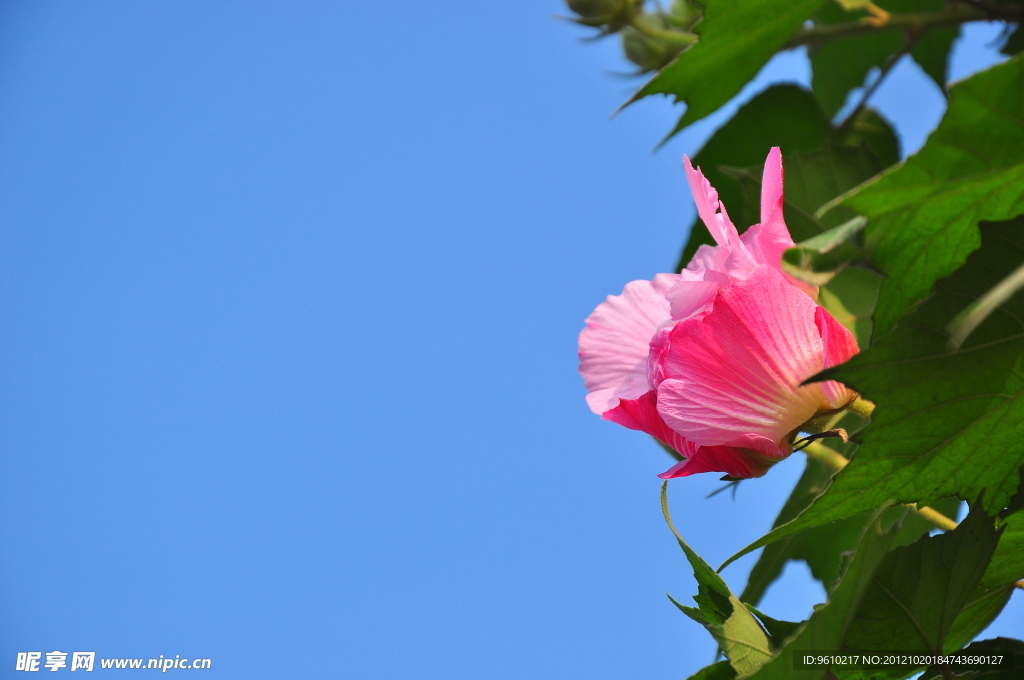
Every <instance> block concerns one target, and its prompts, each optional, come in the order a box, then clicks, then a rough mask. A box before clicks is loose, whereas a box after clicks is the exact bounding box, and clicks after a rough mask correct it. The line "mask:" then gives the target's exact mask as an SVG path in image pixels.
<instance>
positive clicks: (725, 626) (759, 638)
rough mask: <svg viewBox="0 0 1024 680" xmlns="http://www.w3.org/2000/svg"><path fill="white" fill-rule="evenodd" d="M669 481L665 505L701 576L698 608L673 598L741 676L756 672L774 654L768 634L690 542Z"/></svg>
mask: <svg viewBox="0 0 1024 680" xmlns="http://www.w3.org/2000/svg"><path fill="white" fill-rule="evenodd" d="M667 489H668V482H665V483H664V484H662V485H661V508H662V512H663V513H664V515H665V521H666V522H667V523H668V525H669V528H670V529H672V533H673V534H675V537H676V540H677V541H678V542H679V547H680V548H682V549H683V552H684V553H685V554H686V559H687V560H688V561H689V562H690V566H691V567H693V575H694V577H695V578H696V579H697V595H695V596H694V598H693V599H694V600H695V601H696V602H697V607H686V606H684V605H682V604H680V603H679V602H677V601H676V600H675V599H673V598H672V596H671V595H670V596H669V599H670V600H671V601H672V603H673V604H674V605H675V606H676V607H678V608H679V609H680V610H681V611H682V612H683V613H684V614H686V615H687V616H689V617H690V618H692V619H693V620H695V621H697V622H698V623H700V624H701V625H703V626H704V627H705V628H707V630H708V632H709V633H711V635H712V637H714V638H715V640H716V641H717V642H718V645H719V647H721V649H722V651H723V653H724V654H725V656H726V658H727V659H729V662H730V663H731V664H732V667H733V668H734V669H735V670H736V672H737V673H738V674H740V675H745V674H748V673H752V672H754V671H755V670H757V669H758V668H760V666H761V665H762V664H763V663H764V662H766V661H767V660H768V659H769V657H771V650H770V645H769V642H768V636H767V635H766V634H765V632H764V630H763V629H762V628H761V626H760V624H758V622H757V620H756V619H754V616H753V615H752V614H751V613H750V612H749V611H748V610H747V608H746V607H745V606H743V603H741V602H740V601H739V600H738V599H736V597H735V596H734V595H733V594H732V592H731V591H730V590H729V586H727V585H726V584H725V581H723V580H722V577H721V576H719V575H718V573H716V572H715V570H714V569H712V568H711V567H709V566H708V564H707V562H705V561H704V560H703V559H701V557H700V556H699V555H698V554H697V553H696V552H694V550H693V549H692V548H690V546H688V545H687V544H686V541H684V540H683V538H682V536H680V535H679V532H678V531H676V528H675V525H673V524H672V517H671V516H670V515H669V511H668V491H667Z"/></svg>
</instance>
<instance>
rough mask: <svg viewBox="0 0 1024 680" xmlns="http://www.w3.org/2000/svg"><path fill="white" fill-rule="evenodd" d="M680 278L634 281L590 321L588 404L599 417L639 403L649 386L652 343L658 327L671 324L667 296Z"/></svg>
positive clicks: (584, 362)
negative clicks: (631, 401) (632, 401)
mask: <svg viewBox="0 0 1024 680" xmlns="http://www.w3.org/2000/svg"><path fill="white" fill-rule="evenodd" d="M678 280H679V275H678V274H658V275H657V276H655V277H654V280H653V281H632V282H630V283H627V284H626V287H625V288H624V289H623V291H622V294H621V295H609V296H608V298H607V299H606V300H605V301H604V302H602V303H601V304H600V305H598V307H597V309H595V310H594V312H593V313H592V314H591V315H590V316H589V317H587V327H586V328H584V329H583V332H581V333H580V338H579V346H580V350H579V358H580V373H581V374H583V382H584V384H585V385H586V388H587V390H588V392H589V394H588V395H587V404H588V405H589V406H590V409H591V410H592V411H593V412H594V413H597V414H599V415H600V414H602V413H604V412H605V411H607V410H609V409H612V408H615V406H616V405H617V404H618V401H619V399H620V398H622V399H635V398H636V397H639V396H640V395H641V394H643V393H644V392H646V391H647V390H648V389H650V386H649V385H648V383H647V356H648V354H649V352H650V349H649V343H650V341H651V337H652V336H653V335H654V334H655V332H656V331H657V330H658V327H659V326H660V325H661V324H663V323H664V322H666V321H668V320H670V319H671V313H670V310H669V303H668V301H667V300H666V299H665V293H666V292H667V291H668V289H669V288H671V287H672V286H673V285H674V284H675V283H676V281H678Z"/></svg>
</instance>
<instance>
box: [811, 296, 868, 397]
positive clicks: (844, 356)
mask: <svg viewBox="0 0 1024 680" xmlns="http://www.w3.org/2000/svg"><path fill="white" fill-rule="evenodd" d="M814 324H815V325H816V326H817V328H818V333H820V334H821V344H822V347H823V354H824V360H823V364H822V367H821V368H822V370H824V369H826V368H832V367H833V366H838V365H839V364H841V363H843V362H845V361H849V359H850V358H851V357H852V356H853V355H855V354H856V353H857V352H859V351H860V348H858V347H857V338H855V337H854V335H853V333H851V332H850V331H849V329H847V328H846V326H844V325H843V324H841V323H839V322H838V321H836V320H835V317H833V316H832V315H831V314H829V313H828V312H827V311H826V310H825V308H823V307H818V309H817V310H815V314H814ZM817 385H818V386H819V387H821V392H822V394H823V395H824V396H825V399H826V400H827V401H828V403H829V406H831V407H832V408H840V407H841V406H845V405H846V404H848V403H849V402H850V400H851V399H853V398H854V397H855V396H857V395H856V393H855V392H854V391H853V390H851V389H850V388H848V387H847V386H846V385H844V384H842V383H840V382H836V381H835V380H826V381H824V382H821V383H817Z"/></svg>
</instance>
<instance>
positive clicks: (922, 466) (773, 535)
mask: <svg viewBox="0 0 1024 680" xmlns="http://www.w3.org/2000/svg"><path fill="white" fill-rule="evenodd" d="M982 233H983V234H984V238H983V245H982V247H981V248H980V249H979V250H978V251H976V252H975V253H974V254H972V255H971V256H970V258H969V259H968V262H967V264H966V265H965V266H964V267H963V268H962V269H960V270H959V271H958V272H957V273H956V274H954V275H953V276H952V277H950V278H949V279H948V280H946V281H943V282H942V283H941V284H939V285H938V286H937V287H936V288H937V292H936V294H935V296H934V297H933V298H932V299H930V300H929V301H928V302H927V303H926V304H925V305H923V306H922V307H921V308H920V309H919V310H918V311H917V312H915V313H914V314H913V315H912V316H910V317H908V318H907V319H906V321H905V322H903V323H901V324H900V325H899V326H898V327H897V329H896V330H895V331H894V332H893V333H891V334H890V335H888V336H886V337H884V338H881V339H880V340H878V341H876V343H875V344H874V345H873V346H872V347H871V348H870V349H868V350H867V351H865V352H863V353H861V354H859V355H857V356H855V357H854V358H853V359H851V360H850V361H849V362H847V363H846V364H843V365H842V366H839V367H837V368H834V369H830V370H829V371H826V372H824V373H822V374H821V376H819V377H822V378H823V377H828V378H833V379H836V380H839V381H841V382H843V383H845V384H847V385H849V386H851V387H852V388H854V389H856V390H858V391H859V392H860V393H861V394H864V395H865V396H866V397H868V398H870V399H871V400H872V401H874V402H875V403H876V404H877V407H876V408H875V411H874V413H873V414H872V423H871V426H870V427H868V428H866V429H865V430H864V431H863V432H862V433H860V435H858V437H859V439H860V440H861V445H860V448H859V449H858V450H857V454H856V455H855V456H854V457H853V460H852V461H851V462H850V464H849V465H847V466H846V467H845V468H844V469H843V470H842V471H841V472H840V473H839V474H837V475H836V477H835V479H834V481H833V483H832V485H831V486H830V487H829V488H828V490H827V491H826V492H825V493H823V494H821V495H820V496H819V497H818V498H817V500H816V501H815V502H814V503H813V504H812V505H811V506H810V507H809V508H808V509H807V510H805V511H804V512H803V513H802V514H800V516H798V517H797V518H796V519H795V520H793V521H791V522H789V523H787V524H785V525H782V526H780V527H778V528H777V529H773V530H772V531H771V532H770V533H769V534H768V535H766V536H764V537H762V538H761V539H759V540H758V541H756V542H755V543H753V544H752V545H750V546H748V547H747V548H745V549H744V550H743V551H741V552H740V553H739V554H738V555H737V556H736V557H738V556H739V555H742V554H745V553H747V552H749V551H751V550H753V549H756V548H758V547H760V546H762V545H767V544H769V543H772V542H774V541H776V540H779V539H782V538H785V537H787V536H792V535H795V534H797V533H800V532H802V531H805V530H806V529H809V528H811V527H817V526H822V525H824V524H827V523H829V522H833V521H836V520H839V519H845V518H847V517H853V516H854V515H857V514H860V513H862V512H866V511H870V510H872V509H873V508H876V507H878V506H879V505H881V504H883V503H923V504H927V503H928V502H929V501H931V500H933V499H936V498H942V497H945V496H951V495H956V496H958V497H960V498H971V497H974V498H977V497H978V496H979V495H981V494H983V503H984V507H985V509H986V510H988V511H989V512H991V513H993V514H994V513H997V512H999V511H1000V510H1001V509H1002V508H1003V507H1005V506H1006V504H1007V502H1008V501H1009V500H1010V498H1011V496H1012V495H1013V494H1014V492H1015V490H1016V489H1017V486H1018V481H1019V479H1018V469H1019V468H1020V466H1021V465H1022V464H1024V448H1022V447H1021V446H1020V441H1021V438H1022V436H1024V399H1022V398H1021V397H1022V396H1024V332H1022V322H1021V319H1024V296H1022V295H1017V296H1015V297H1014V298H1012V299H1011V300H1009V301H1008V302H1007V303H1006V304H1005V305H1004V306H1003V307H1002V308H1000V309H999V310H997V312H996V313H994V314H992V315H991V316H989V317H988V318H987V319H986V320H985V321H984V322H983V323H982V324H981V325H980V326H979V327H978V329H977V330H976V331H975V332H974V334H972V335H971V336H970V337H969V338H968V339H967V341H966V342H965V343H964V345H963V346H962V347H960V349H959V350H957V351H953V352H950V351H947V349H946V342H947V336H946V332H945V327H946V324H947V323H948V322H949V320H950V318H952V317H953V316H955V315H956V314H957V312H958V311H959V310H960V309H962V308H963V307H965V306H967V305H969V304H971V301H972V300H974V299H976V298H977V297H979V296H980V295H983V294H984V293H986V292H987V291H988V290H989V289H990V288H991V286H992V285H993V284H994V283H995V282H998V281H999V280H1001V279H1002V278H1003V277H1005V276H1006V274H1007V273H1008V272H1010V271H1012V270H1013V269H1015V268H1016V267H1017V266H1018V265H1019V264H1020V261H1021V259H1022V258H1024V219H1018V220H1014V221H1011V222H1004V223H998V224H986V225H984V226H983V228H982ZM733 559H735V557H733V558H730V560H729V561H732V560H733Z"/></svg>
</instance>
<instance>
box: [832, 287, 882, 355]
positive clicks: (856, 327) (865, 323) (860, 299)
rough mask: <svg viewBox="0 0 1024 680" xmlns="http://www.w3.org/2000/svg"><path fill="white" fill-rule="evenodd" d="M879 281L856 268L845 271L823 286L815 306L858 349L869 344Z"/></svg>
mask: <svg viewBox="0 0 1024 680" xmlns="http://www.w3.org/2000/svg"><path fill="white" fill-rule="evenodd" d="M881 285H882V277H881V276H879V275H878V274H876V273H875V272H873V271H868V270H867V269H861V268H860V267H846V268H845V269H843V270H842V271H840V272H839V273H838V274H836V275H835V276H834V277H832V279H831V280H830V281H829V282H828V283H826V284H825V285H823V286H822V287H821V289H820V290H819V292H818V304H820V305H821V306H822V307H824V308H825V309H826V310H828V313H829V314H831V315H832V316H833V317H835V319H836V321H838V322H839V323H841V324H843V325H844V326H846V328H847V329H849V331H850V332H851V333H853V335H854V337H856V338H857V345H858V346H859V347H867V346H868V344H870V342H871V328H872V323H871V314H872V312H874V311H875V302H876V301H877V300H878V288H879V286H881Z"/></svg>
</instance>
